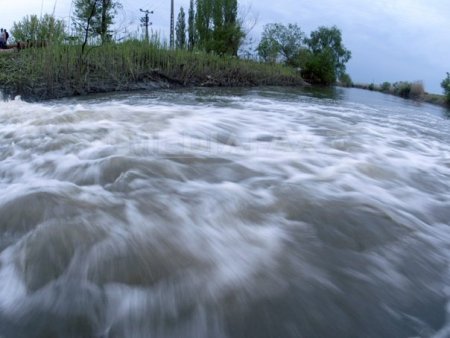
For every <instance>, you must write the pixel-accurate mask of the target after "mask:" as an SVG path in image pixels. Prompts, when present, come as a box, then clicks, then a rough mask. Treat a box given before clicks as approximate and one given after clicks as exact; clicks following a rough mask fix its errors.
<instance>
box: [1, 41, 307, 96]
mask: <svg viewBox="0 0 450 338" xmlns="http://www.w3.org/2000/svg"><path fill="white" fill-rule="evenodd" d="M0 69H2V72H1V74H0V89H1V90H2V91H3V92H4V93H5V94H6V95H8V96H10V97H14V96H17V95H20V96H21V97H22V98H23V99H24V100H27V101H41V100H48V99H55V98H62V97H71V96H78V95H87V94H91V93H106V92H115V91H132V90H147V89H155V88H170V87H182V86H217V87H219V86H224V87H238V86H260V85H277V86H289V85H305V82H304V81H303V79H302V78H301V76H300V74H299V73H298V72H297V71H296V70H295V69H292V68H289V67H286V66H282V65H267V64H262V63H258V62H255V61H250V60H240V59H238V58H235V57H220V56H217V55H211V54H206V53H202V52H189V51H186V50H168V49H165V48H163V47H161V46H157V45H153V44H149V43H145V42H141V41H127V42H124V43H120V44H108V45H104V46H97V47H89V48H88V49H87V50H86V51H85V52H84V53H83V54H81V48H80V47H79V46H69V45H63V46H49V47H46V48H30V49H27V50H22V51H20V52H19V53H13V54H10V53H8V54H7V55H6V54H5V55H0Z"/></svg>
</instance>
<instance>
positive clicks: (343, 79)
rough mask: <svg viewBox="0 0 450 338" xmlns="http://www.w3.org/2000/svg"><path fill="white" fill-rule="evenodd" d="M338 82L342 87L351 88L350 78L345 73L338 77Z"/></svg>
mask: <svg viewBox="0 0 450 338" xmlns="http://www.w3.org/2000/svg"><path fill="white" fill-rule="evenodd" d="M339 82H340V84H341V85H342V86H344V87H352V86H353V81H352V78H351V77H350V75H348V74H347V73H344V74H342V75H341V76H340V78H339Z"/></svg>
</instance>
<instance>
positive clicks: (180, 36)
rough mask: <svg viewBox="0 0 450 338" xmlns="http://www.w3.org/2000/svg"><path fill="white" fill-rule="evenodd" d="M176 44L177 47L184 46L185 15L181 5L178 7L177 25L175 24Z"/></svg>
mask: <svg viewBox="0 0 450 338" xmlns="http://www.w3.org/2000/svg"><path fill="white" fill-rule="evenodd" d="M176 46H177V48H179V49H184V48H185V47H186V15H185V13H184V9H183V7H181V8H180V12H179V13H178V19H177V26H176Z"/></svg>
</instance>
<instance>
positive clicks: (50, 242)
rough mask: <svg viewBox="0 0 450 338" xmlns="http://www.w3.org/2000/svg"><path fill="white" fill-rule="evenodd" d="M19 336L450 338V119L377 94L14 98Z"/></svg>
mask: <svg viewBox="0 0 450 338" xmlns="http://www.w3.org/2000/svg"><path fill="white" fill-rule="evenodd" d="M0 191H1V194H0V337H2V338H3V337H8V338H9V337H45V338H48V337H117V338H119V337H200V338H201V337H213V338H214V337H305V338H310V337H437V338H446V337H450V279H449V278H450V268H449V257H450V231H449V230H450V228H449V221H450V121H449V120H447V119H446V117H445V114H444V112H443V111H441V110H440V109H438V108H435V107H432V106H428V105H417V104H414V103H411V102H408V101H403V100H401V99H398V98H395V97H391V96H384V95H381V94H376V93H370V92H364V91H359V90H344V89H336V90H330V91H328V92H327V91H310V92H304V91H303V92H302V91H301V90H297V89H286V88H282V89H277V88H267V89H259V90H221V91H219V90H211V89H204V90H203V89H202V90H200V89H199V90H190V91H170V92H164V91H160V92H153V93H139V94H127V95H125V94H122V95H115V96H112V97H90V98H84V99H78V100H64V101H55V102H50V103H44V104H29V103H24V102H22V101H20V100H15V101H10V102H3V103H0Z"/></svg>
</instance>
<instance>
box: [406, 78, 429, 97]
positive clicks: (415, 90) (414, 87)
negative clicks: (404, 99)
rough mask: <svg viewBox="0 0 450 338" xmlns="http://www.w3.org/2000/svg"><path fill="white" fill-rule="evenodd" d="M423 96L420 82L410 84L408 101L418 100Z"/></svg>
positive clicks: (423, 90) (423, 91) (422, 87)
mask: <svg viewBox="0 0 450 338" xmlns="http://www.w3.org/2000/svg"><path fill="white" fill-rule="evenodd" d="M424 95H425V89H424V86H423V82H422V81H415V82H413V83H411V86H410V91H409V96H408V98H409V99H413V100H420V99H422V98H423V97H424Z"/></svg>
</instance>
